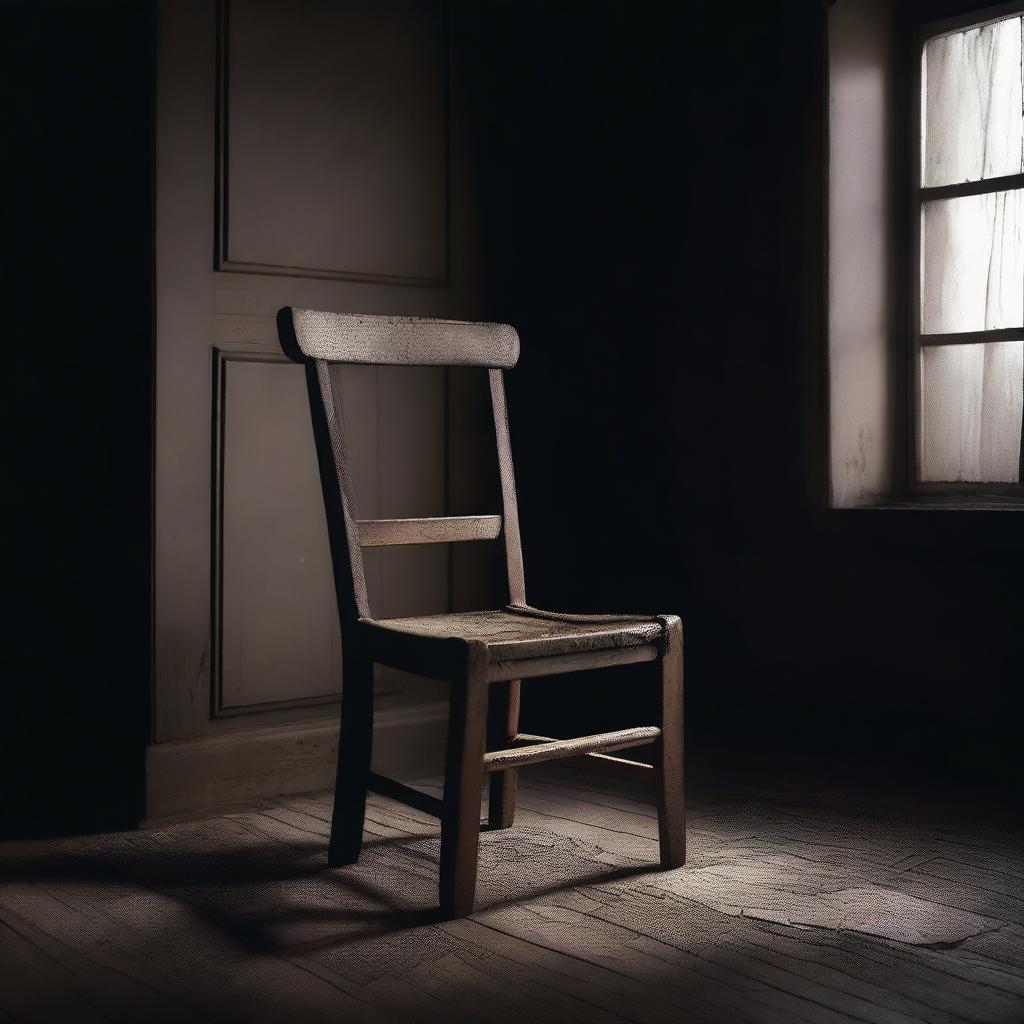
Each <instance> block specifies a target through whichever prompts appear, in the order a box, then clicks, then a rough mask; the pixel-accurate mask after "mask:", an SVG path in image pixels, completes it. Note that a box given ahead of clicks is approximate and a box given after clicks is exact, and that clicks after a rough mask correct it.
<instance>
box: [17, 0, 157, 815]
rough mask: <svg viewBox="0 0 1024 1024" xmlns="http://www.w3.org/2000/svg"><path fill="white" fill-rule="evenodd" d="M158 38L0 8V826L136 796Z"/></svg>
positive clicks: (91, 12)
mask: <svg viewBox="0 0 1024 1024" xmlns="http://www.w3.org/2000/svg"><path fill="white" fill-rule="evenodd" d="M152 31H153V17H152V10H151V6H150V4H148V3H145V2H128V0H123V2H115V0H91V2H89V3H87V4H86V3H72V2H68V3H56V2H49V0H47V2H39V0H33V2H31V3H28V2H24V3H5V4H4V5H3V6H2V7H0V38H2V40H3V42H2V50H3V52H2V57H0V67H2V71H0V74H2V75H3V78H4V89H3V95H4V103H3V106H4V112H3V118H4V127H3V141H4V153H5V155H4V172H3V173H4V184H5V188H4V199H5V204H4V205H5V212H4V245H3V259H4V266H3V269H2V272H0V279H2V281H3V286H4V290H5V303H4V304H5V310H6V314H7V316H6V325H5V326H6V331H5V337H6V355H5V360H4V362H5V370H6V383H5V388H4V413H5V417H4V419H5V423H6V425H5V430H4V439H5V445H4V465H5V477H6V479H7V480H8V482H9V484H10V489H9V490H8V491H7V493H6V497H5V505H6V507H7V509H8V511H9V512H10V513H11V515H10V517H9V519H8V523H9V525H8V528H7V530H6V538H5V539H6V542H7V543H6V545H5V547H6V554H5V567H4V569H5V582H4V590H5V592H6V597H7V602H6V603H7V610H6V614H5V626H6V630H5V640H4V661H5V665H4V685H3V710H2V711H0V726H2V729H0V731H2V736H0V751H2V753H0V758H2V760H3V761H4V764H3V770H2V772H0V834H3V835H19V834H28V833H34V834H38V833H41V832H46V831H48V830H50V829H53V828H61V829H63V830H73V829H76V828H101V827H104V826H112V825H116V824H121V823H126V822H129V821H132V820H134V817H135V816H136V815H137V813H138V810H139V806H140V802H139V801H140V793H141V786H142V762H141V758H142V751H143V746H144V743H145V737H146V730H147V714H148V712H147V700H148V691H149V673H150V660H151V656H150V522H151V514H150V511H151V510H150V491H151V483H150V481H151V469H150V462H151V460H150V452H151V429H150V422H151V411H152V410H151V391H152V385H151V380H152V358H151V352H152V328H151V324H152V305H151V293H152V288H151V281H152V257H151V253H152V212H151V211H152V203H151V191H152V164H151V150H152V141H151V140H152V88H151V82H152V58H153V46H152Z"/></svg>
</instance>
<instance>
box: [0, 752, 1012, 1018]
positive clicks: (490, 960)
mask: <svg viewBox="0 0 1024 1024" xmlns="http://www.w3.org/2000/svg"><path fill="white" fill-rule="evenodd" d="M520 778H521V786H520V796H519V811H518V814H517V819H516V824H515V826H514V827H513V828H510V829H506V830H501V831H484V832H483V833H482V834H481V842H480V875H479V884H478V899H477V909H476V912H475V913H474V915H473V916H472V917H470V918H466V919H463V920H459V921H442V920H440V919H439V917H438V915H437V912H436V896H437V893H436V887H437V857H438V852H439V836H438V825H437V822H436V821H435V820H434V819H433V818H431V817H429V816H428V815H425V814H423V813H421V812H418V811H415V810H411V809H409V808H407V807H404V806H402V805H400V804H398V803H396V802H395V801H392V800H389V799H387V798H384V797H379V796H375V795H371V797H370V800H369V805H368V809H367V819H366V830H365V848H364V853H363V856H362V858H361V859H360V862H359V864H357V865H355V866H352V867H350V868H345V869H341V870H337V871H329V870H327V869H326V868H325V865H324V855H325V848H326V842H327V836H328V833H329V828H330V824H329V823H330V806H331V802H330V794H327V793H310V794H302V795H299V796H292V797H286V798H280V799H276V800H262V801H259V802H258V803H254V804H253V805H251V806H249V807H246V808H242V809H236V810H235V811H232V812H230V813H224V814H221V815H219V816H213V817H211V818H208V819H206V820H203V821H194V822H181V823H177V824H173V825H169V826H167V827H164V828H157V829H153V830H149V831H143V832H134V833H120V834H111V835H101V836H87V837H80V838H75V839H67V840H57V841H50V842H38V843H8V844H5V845H4V846H2V847H0V1021H8V1020H10V1021H18V1022H32V1024H36V1022H40V1024H42V1022H47V1021H71V1022H77V1021H82V1022H93V1021H118V1022H119V1021H125V1022H134V1021H138V1020H140V1019H146V1020H147V1021H150V1020H152V1021H156V1022H163V1021H167V1022H170V1021H207V1020H218V1021H220V1020H226V1021H236V1020H237V1021H253V1022H263V1021H267V1022H270V1021H281V1020H288V1021H303V1022H317V1021H328V1020H330V1021H338V1020H344V1021H359V1022H361V1021H367V1022H373V1024H376V1022H383V1021H393V1020H405V1021H422V1022H433V1021H450V1022H474V1021H481V1022H487V1024H503V1022H505V1021H513V1020H514V1021H517V1022H522V1021H523V1020H528V1021H529V1024H540V1022H548V1021H550V1022H552V1024H553V1022H556V1021H559V1022H562V1021H565V1022H576V1021H579V1022H590V1021H594V1022H597V1024H617V1022H630V1024H632V1022H636V1024H660V1022H669V1021H672V1022H687V1021H693V1022H722V1024H740V1022H747V1021H749V1022H755V1024H771V1022H779V1024H782V1022H800V1021H804V1022H812V1024H816V1022H826V1024H827V1022H839V1021H863V1022H870V1024H905V1022H911V1021H926V1022H929V1024H945V1022H971V1024H1002V1022H1011V1021H1012V1022H1019V1021H1020V1020H1024V920H1022V917H1024V858H1022V856H1021V849H1022V847H1021V834H1020V830H1019V828H1018V827H1017V826H1016V825H1015V824H1014V823H1009V824H1007V823H1006V822H1000V821H997V820H995V819H993V818H991V817H990V816H986V814H985V813H984V812H982V811H981V810H979V809H978V808H971V807H970V806H965V805H963V804H961V805H958V806H954V805H952V804H948V805H945V806H943V805H938V804H923V803H920V802H914V801H913V800H910V801H907V800H903V801H901V800H899V799H897V798H895V797H894V796H893V795H892V794H884V795H881V796H879V795H877V794H871V793H869V792H859V791H852V790H847V791H834V790H833V791H830V790H829V789H828V788H827V786H824V785H818V784H816V783H815V781H814V780H808V779H799V780H790V781H789V782H788V783H787V782H786V780H768V781H764V782H759V783H758V785H757V786H756V787H755V786H750V785H730V786H725V787H722V788H721V789H720V790H719V791H711V790H708V791H705V792H698V793H696V794H695V795H694V797H693V799H692V800H691V804H690V808H689V815H690V817H689V830H688V835H689V861H688V864H687V866H686V867H684V868H681V869H678V870H676V871H670V872H661V871H659V870H657V859H658V857H657V853H658V850H657V819H656V816H655V814H654V810H653V806H652V805H651V803H650V802H649V800H648V799H647V797H648V794H647V793H646V792H645V790H644V787H643V786H641V785H638V784H636V783H635V782H633V781H631V780H615V779H613V778H611V777H609V776H608V775H607V774H605V773H602V772H599V771H587V770H584V769H581V768H580V766H579V765H567V764H553V765H546V766H542V767H539V768H537V769H534V770H531V771H526V772H523V773H521V776H520ZM420 785H421V786H422V788H424V790H425V791H427V792H432V793H435V794H436V793H438V792H439V783H438V780H427V781H426V782H422V783H420Z"/></svg>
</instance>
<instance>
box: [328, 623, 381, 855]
mask: <svg viewBox="0 0 1024 1024" xmlns="http://www.w3.org/2000/svg"><path fill="white" fill-rule="evenodd" d="M341 685H342V691H341V734H340V737H339V740H338V774H337V780H336V782H335V786H334V814H333V816H332V818H331V840H330V845H329V847H328V850H327V863H328V864H329V865H330V866H331V867H340V866H342V865H344V864H355V862H356V861H357V860H359V854H360V851H361V850H362V846H363V819H364V817H365V815H366V784H367V782H368V781H369V774H370V756H371V754H372V752H373V661H372V660H371V659H370V657H369V656H368V655H367V654H366V652H365V651H364V650H363V648H362V645H361V644H359V643H358V642H356V641H355V640H354V639H352V640H343V641H342V683H341Z"/></svg>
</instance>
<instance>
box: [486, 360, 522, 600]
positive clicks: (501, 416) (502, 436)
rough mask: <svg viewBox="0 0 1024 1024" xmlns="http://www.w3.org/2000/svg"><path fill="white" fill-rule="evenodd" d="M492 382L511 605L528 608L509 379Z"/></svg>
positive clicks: (494, 373) (496, 376)
mask: <svg viewBox="0 0 1024 1024" xmlns="http://www.w3.org/2000/svg"><path fill="white" fill-rule="evenodd" d="M488 377H489V378H490V382H491V407H492V409H493V410H494V434H495V437H496V438H497V441H498V470H499V472H500V473H501V504H502V506H503V509H504V513H505V562H506V565H507V567H508V596H509V603H510V604H518V605H525V604H526V576H525V573H524V572H523V547H522V543H521V541H520V539H519V504H518V502H517V500H516V475H515V470H514V469H513V467H512V442H511V440H510V438H509V430H508V407H507V406H506V404H505V378H504V377H503V375H502V372H501V370H498V369H492V370H489V371H488Z"/></svg>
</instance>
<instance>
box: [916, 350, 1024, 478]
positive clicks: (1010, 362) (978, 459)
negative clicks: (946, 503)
mask: <svg viewBox="0 0 1024 1024" xmlns="http://www.w3.org/2000/svg"><path fill="white" fill-rule="evenodd" d="M1022 409H1024V341H1000V342H990V343H988V344H984V345H938V346H929V347H927V348H924V349H922V350H921V410H920V423H921V430H920V435H919V437H920V460H919V461H920V474H921V479H922V480H926V481H969V482H974V483H980V482H984V483H994V482H1009V483H1017V482H1018V481H1019V479H1020V432H1021V412H1022Z"/></svg>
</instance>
